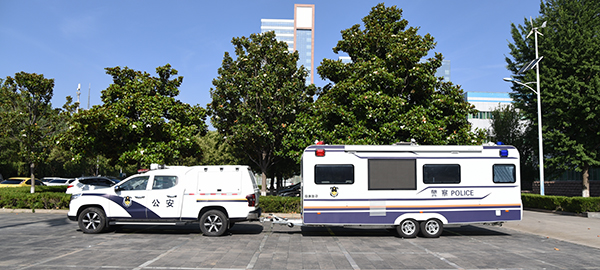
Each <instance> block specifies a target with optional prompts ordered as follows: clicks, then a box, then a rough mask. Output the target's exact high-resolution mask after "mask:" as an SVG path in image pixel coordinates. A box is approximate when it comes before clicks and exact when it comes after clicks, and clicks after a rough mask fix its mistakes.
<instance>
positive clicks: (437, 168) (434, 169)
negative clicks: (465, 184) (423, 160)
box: [423, 164, 460, 184]
mask: <svg viewBox="0 0 600 270" xmlns="http://www.w3.org/2000/svg"><path fill="white" fill-rule="evenodd" d="M423 183H425V184H459V183H460V165H458V164H425V165H423Z"/></svg>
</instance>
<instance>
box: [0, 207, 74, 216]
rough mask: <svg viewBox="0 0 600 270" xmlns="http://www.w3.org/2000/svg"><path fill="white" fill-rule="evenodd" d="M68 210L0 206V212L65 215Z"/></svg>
mask: <svg viewBox="0 0 600 270" xmlns="http://www.w3.org/2000/svg"><path fill="white" fill-rule="evenodd" d="M68 212H69V210H64V209H11V208H0V213H32V214H64V215H66V214H67V213H68Z"/></svg>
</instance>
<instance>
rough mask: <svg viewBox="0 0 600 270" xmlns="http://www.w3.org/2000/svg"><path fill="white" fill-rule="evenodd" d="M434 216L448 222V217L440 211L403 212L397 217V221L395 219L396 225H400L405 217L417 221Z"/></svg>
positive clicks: (444, 222) (445, 222)
mask: <svg viewBox="0 0 600 270" xmlns="http://www.w3.org/2000/svg"><path fill="white" fill-rule="evenodd" d="M432 218H437V219H439V220H440V221H441V222H442V223H443V224H448V219H446V218H445V217H444V216H442V215H440V214H438V213H407V214H403V215H401V216H399V217H398V218H396V221H394V225H400V222H402V221H403V220H405V219H414V220H416V221H426V220H429V219H432Z"/></svg>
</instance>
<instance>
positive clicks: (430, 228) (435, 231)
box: [421, 218, 444, 238]
mask: <svg viewBox="0 0 600 270" xmlns="http://www.w3.org/2000/svg"><path fill="white" fill-rule="evenodd" d="M443 230H444V225H443V224H442V222H441V221H440V220H439V219H437V218H432V219H428V220H427V221H423V222H421V233H422V234H423V236H424V237H427V238H437V237H440V235H441V234H442V231H443Z"/></svg>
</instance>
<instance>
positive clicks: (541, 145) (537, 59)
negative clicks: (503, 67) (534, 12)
mask: <svg viewBox="0 0 600 270" xmlns="http://www.w3.org/2000/svg"><path fill="white" fill-rule="evenodd" d="M529 21H530V23H531V31H530V32H529V34H527V37H525V38H529V36H531V34H534V37H535V59H534V60H533V61H531V62H529V63H528V64H527V65H524V66H523V67H522V68H521V69H520V70H519V71H518V72H517V75H520V74H521V73H523V72H525V71H528V70H530V69H531V68H532V67H533V66H535V68H536V69H535V75H536V82H528V83H523V82H521V81H519V80H517V79H515V78H504V80H505V81H507V82H513V83H516V84H519V85H522V86H525V87H527V88H529V89H530V90H531V91H533V92H534V93H536V94H537V112H538V147H539V149H540V151H539V152H540V158H539V159H540V195H542V196H543V195H545V192H544V143H543V137H542V99H541V95H540V94H541V92H540V65H539V62H540V61H541V60H542V58H544V57H543V56H542V57H539V55H538V41H537V35H538V34H540V35H542V33H540V32H539V31H538V29H539V28H544V27H546V22H543V23H542V25H541V26H540V27H533V20H532V19H531V17H529ZM542 36H543V35H542ZM531 83H535V85H536V88H537V91H536V90H533V88H531V87H530V86H529V85H528V84H531Z"/></svg>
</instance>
